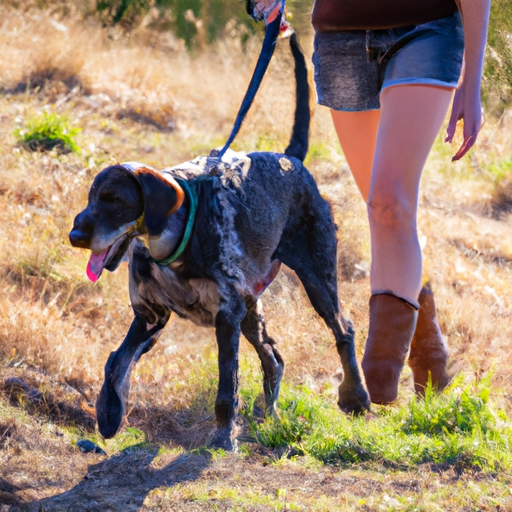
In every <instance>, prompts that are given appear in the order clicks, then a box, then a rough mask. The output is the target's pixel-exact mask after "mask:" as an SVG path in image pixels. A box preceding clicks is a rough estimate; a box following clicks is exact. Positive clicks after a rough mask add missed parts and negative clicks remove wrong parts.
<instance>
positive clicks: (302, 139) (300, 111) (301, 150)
mask: <svg viewBox="0 0 512 512" xmlns="http://www.w3.org/2000/svg"><path fill="white" fill-rule="evenodd" d="M290 48H291V50H292V55H293V58H294V60H295V81H296V89H295V91H296V93H295V94H296V104H295V119H294V122H293V130H292V137H291V139H290V143H289V144H288V147H287V148H286V149H285V151H284V154H285V155H288V156H294V157H295V158H298V159H299V160H300V161H301V162H303V161H304V158H306V154H307V152H308V148H309V124H310V121H311V111H310V110H309V83H308V70H307V68H306V59H305V58H304V54H303V53H302V50H301V48H300V46H299V43H298V41H297V37H296V35H295V34H292V35H291V36H290Z"/></svg>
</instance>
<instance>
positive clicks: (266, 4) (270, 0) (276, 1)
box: [249, 0, 289, 34]
mask: <svg viewBox="0 0 512 512" xmlns="http://www.w3.org/2000/svg"><path fill="white" fill-rule="evenodd" d="M250 4H251V9H250V10H249V14H250V15H251V16H252V17H253V18H254V19H255V20H256V21H261V20H265V25H268V24H269V23H272V22H273V21H274V20H275V19H276V18H277V17H278V16H281V28H280V32H281V34H282V33H283V32H285V31H286V30H287V29H288V28H289V25H288V22H287V21H286V18H285V15H284V0H250ZM251 11H252V12H251Z"/></svg>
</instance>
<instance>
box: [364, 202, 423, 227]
mask: <svg viewBox="0 0 512 512" xmlns="http://www.w3.org/2000/svg"><path fill="white" fill-rule="evenodd" d="M367 209H368V219H369V221H370V226H373V227H378V228H380V229H384V230H386V231H403V230H409V229H410V228H413V227H414V226H415V225H416V207H415V204H414V203H412V202H411V201H408V200H407V199H405V198H403V197H400V196H399V195H394V194H374V193H372V194H370V197H369V198H368V207H367Z"/></svg>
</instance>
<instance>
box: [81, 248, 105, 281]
mask: <svg viewBox="0 0 512 512" xmlns="http://www.w3.org/2000/svg"><path fill="white" fill-rule="evenodd" d="M108 250H109V248H107V249H105V250H104V251H101V252H100V253H98V254H94V253H92V254H91V257H90V258H89V263H87V270H86V272H87V277H88V278H89V279H90V280H91V281H92V282H93V283H95V282H96V281H97V280H98V279H99V278H100V276H101V272H102V271H103V264H104V263H105V259H106V257H107V253H108Z"/></svg>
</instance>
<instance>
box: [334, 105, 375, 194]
mask: <svg viewBox="0 0 512 512" xmlns="http://www.w3.org/2000/svg"><path fill="white" fill-rule="evenodd" d="M331 115H332V120H333V122H334V127H335V129H336V133H337V135H338V139H339V141H340V145H341V149H342V150H343V154H344V155H345V158H346V159H347V163H348V165H349V167H350V171H351V172H352V175H353V176H354V180H355V182H356V184H357V187H358V188H359V192H361V195H362V196H363V199H364V200H365V201H367V200H368V194H369V192H370V182H371V175H372V166H373V155H374V152H375V143H376V140H377V128H378V126H379V119H380V110H363V111H360V112H345V111H339V110H331Z"/></svg>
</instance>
